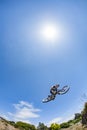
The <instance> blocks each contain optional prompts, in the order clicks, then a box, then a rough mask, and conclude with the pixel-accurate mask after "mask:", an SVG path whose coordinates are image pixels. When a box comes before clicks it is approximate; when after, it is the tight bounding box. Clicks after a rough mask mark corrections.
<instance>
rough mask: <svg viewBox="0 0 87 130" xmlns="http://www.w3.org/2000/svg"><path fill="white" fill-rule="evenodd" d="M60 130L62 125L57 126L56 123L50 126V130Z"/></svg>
mask: <svg viewBox="0 0 87 130" xmlns="http://www.w3.org/2000/svg"><path fill="white" fill-rule="evenodd" d="M59 129H60V125H59V124H56V123H52V124H51V126H50V130H59Z"/></svg>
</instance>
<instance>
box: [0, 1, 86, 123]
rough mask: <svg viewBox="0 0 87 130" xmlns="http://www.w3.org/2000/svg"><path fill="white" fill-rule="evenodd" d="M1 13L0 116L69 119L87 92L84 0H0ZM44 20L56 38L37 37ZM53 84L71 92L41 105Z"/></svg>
mask: <svg viewBox="0 0 87 130" xmlns="http://www.w3.org/2000/svg"><path fill="white" fill-rule="evenodd" d="M0 12H1V15H0V17H1V20H0V25H1V26H0V36H1V37H0V113H1V114H0V115H1V116H4V117H6V118H8V119H10V120H14V121H18V120H22V121H26V122H30V123H32V124H35V125H37V124H38V122H43V123H45V124H47V125H48V124H50V123H52V122H58V123H59V122H62V121H65V120H67V119H69V118H72V116H73V114H74V113H76V112H79V111H81V109H82V107H83V102H82V101H81V97H82V95H83V94H84V93H87V89H86V88H87V86H86V85H87V72H86V71H87V36H86V34H87V24H86V23H87V1H86V0H72V1H70V0H32V1H29V0H15V1H11V0H8V1H6V0H0ZM46 23H48V24H51V23H52V25H56V27H58V28H59V32H60V33H59V34H60V35H59V39H58V38H57V40H56V41H54V42H52V41H46V39H45V38H43V37H41V35H40V34H39V31H40V29H41V27H43V25H45V24H46ZM57 83H58V84H60V87H61V88H62V87H63V86H64V85H68V86H70V91H69V92H68V93H67V94H66V95H63V96H57V98H56V99H55V101H53V102H49V103H47V104H43V103H42V99H43V98H45V97H46V96H47V95H48V94H49V89H50V87H51V86H52V85H54V84H57Z"/></svg>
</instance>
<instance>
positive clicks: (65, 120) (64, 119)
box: [47, 115, 74, 126]
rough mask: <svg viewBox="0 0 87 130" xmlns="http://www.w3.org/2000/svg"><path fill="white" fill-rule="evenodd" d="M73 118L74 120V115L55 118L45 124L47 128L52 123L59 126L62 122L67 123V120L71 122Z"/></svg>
mask: <svg viewBox="0 0 87 130" xmlns="http://www.w3.org/2000/svg"><path fill="white" fill-rule="evenodd" d="M73 118H74V115H71V116H67V117H56V118H54V119H52V120H51V121H49V122H48V123H47V126H50V125H51V124H52V123H58V124H61V123H63V122H67V121H69V120H71V119H73Z"/></svg>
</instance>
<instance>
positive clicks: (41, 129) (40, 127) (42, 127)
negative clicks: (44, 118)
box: [37, 122, 48, 130]
mask: <svg viewBox="0 0 87 130" xmlns="http://www.w3.org/2000/svg"><path fill="white" fill-rule="evenodd" d="M37 130H48V128H47V126H45V125H44V123H41V122H39V125H38V126H37Z"/></svg>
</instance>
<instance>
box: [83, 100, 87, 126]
mask: <svg viewBox="0 0 87 130" xmlns="http://www.w3.org/2000/svg"><path fill="white" fill-rule="evenodd" d="M82 124H83V125H87V102H86V103H85V106H84V109H83V111H82Z"/></svg>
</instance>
